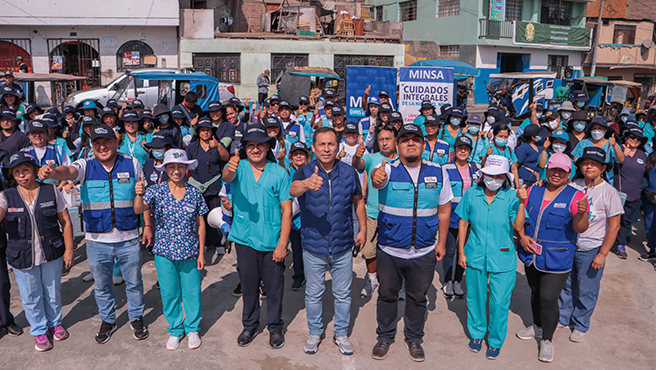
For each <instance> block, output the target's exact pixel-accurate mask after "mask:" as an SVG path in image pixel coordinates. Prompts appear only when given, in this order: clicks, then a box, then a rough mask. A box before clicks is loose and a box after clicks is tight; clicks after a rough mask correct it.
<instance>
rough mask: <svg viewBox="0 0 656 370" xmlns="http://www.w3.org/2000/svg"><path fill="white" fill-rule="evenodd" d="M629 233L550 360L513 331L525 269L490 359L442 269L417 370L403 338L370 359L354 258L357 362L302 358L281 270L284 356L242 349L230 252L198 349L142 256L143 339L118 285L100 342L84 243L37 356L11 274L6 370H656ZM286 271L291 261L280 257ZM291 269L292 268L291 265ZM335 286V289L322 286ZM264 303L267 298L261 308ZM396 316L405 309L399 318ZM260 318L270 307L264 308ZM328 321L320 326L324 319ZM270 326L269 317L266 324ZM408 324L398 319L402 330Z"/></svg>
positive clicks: (524, 311) (523, 304)
mask: <svg viewBox="0 0 656 370" xmlns="http://www.w3.org/2000/svg"><path fill="white" fill-rule="evenodd" d="M637 234H638V235H636V236H634V237H633V242H632V245H631V248H628V253H629V258H628V260H625V261H622V260H619V259H618V258H617V257H615V256H614V255H610V256H609V258H608V261H607V265H606V271H605V274H604V278H603V280H602V288H601V296H600V300H599V304H598V306H597V310H596V311H595V313H594V316H593V318H592V328H591V330H590V332H589V333H588V335H587V336H586V340H585V342H583V343H580V344H576V343H572V342H570V341H569V340H568V335H569V333H568V331H567V330H564V329H561V330H559V331H557V332H556V335H555V338H554V343H555V350H556V359H555V361H554V362H553V363H552V364H543V363H540V362H539V361H538V360H537V341H533V340H531V341H522V340H519V339H517V338H516V337H515V335H514V334H515V332H517V331H518V330H520V329H522V328H523V327H524V326H525V325H528V324H530V322H531V312H530V306H529V288H528V285H527V284H526V278H525V277H524V273H523V267H521V266H520V267H519V268H518V269H517V285H516V287H515V290H514V292H513V296H512V303H511V306H510V310H511V312H510V318H509V323H508V336H507V338H506V343H505V344H504V346H503V348H502V350H501V355H500V357H499V358H498V359H497V360H496V361H489V360H486V359H485V355H484V353H478V354H474V353H471V352H470V351H469V350H468V349H467V343H468V334H467V330H466V304H465V300H453V301H447V300H446V299H445V298H444V297H443V296H442V294H441V291H440V287H441V284H440V281H441V276H442V274H443V272H442V268H441V265H440V264H438V267H437V273H436V274H435V280H434V283H433V287H432V288H431V289H430V292H429V294H428V298H429V314H428V321H427V324H426V330H425V331H426V336H425V343H424V348H425V350H426V357H427V359H426V362H424V363H420V364H417V363H414V362H412V361H411V360H410V358H409V357H408V354H407V349H406V348H405V346H404V344H403V340H402V337H398V338H397V340H398V341H397V343H396V344H395V345H394V346H392V348H391V350H390V354H389V357H388V358H387V359H386V360H384V361H376V360H373V359H372V358H371V348H372V346H373V345H374V343H375V339H376V334H375V328H376V311H375V307H376V300H375V297H376V296H375V295H374V299H361V298H360V297H359V294H358V293H359V292H360V290H361V289H362V287H363V286H364V280H363V277H364V276H365V265H364V262H363V261H362V260H360V259H356V263H355V268H354V270H355V271H354V283H353V292H354V294H353V306H352V317H351V321H352V334H351V339H352V341H353V343H354V345H355V351H356V352H355V354H354V355H353V356H349V357H347V356H342V355H340V354H339V352H338V350H337V347H336V346H335V345H333V344H332V342H331V341H329V340H327V341H325V342H324V343H322V345H321V347H320V348H319V352H318V353H317V354H315V355H312V356H310V355H306V354H304V353H303V351H302V346H303V343H304V341H305V338H306V335H307V327H306V320H305V310H304V297H303V292H302V291H301V292H292V291H291V290H290V289H289V285H290V284H291V269H288V271H287V274H286V278H287V280H286V290H285V299H284V306H283V311H284V317H283V319H284V321H285V323H286V325H288V326H287V334H286V344H285V346H284V348H282V349H280V350H273V349H270V348H269V347H268V334H267V332H266V331H265V332H264V333H262V334H260V335H259V336H258V337H257V338H256V339H255V341H254V342H253V343H252V344H251V345H250V346H249V347H248V348H240V347H238V346H237V343H236V339H237V335H238V334H239V333H240V331H241V321H240V320H241V309H242V305H241V299H238V298H235V297H233V296H232V295H231V292H232V290H233V289H234V287H235V286H236V284H237V282H238V277H237V273H236V271H235V262H236V257H235V254H234V253H232V254H229V255H226V256H224V257H223V258H221V259H219V258H218V257H216V256H214V257H213V258H212V262H211V265H210V266H208V267H207V269H206V274H205V276H204V279H203V284H202V290H203V320H202V322H201V328H202V332H201V335H202V339H203V345H202V346H201V347H200V348H199V349H197V350H193V351H192V350H189V349H188V348H187V343H186V340H185V341H184V342H183V343H182V344H181V346H180V348H179V349H178V350H176V351H174V352H171V351H167V350H166V349H165V344H166V340H167V339H168V334H167V332H166V327H167V325H168V324H167V322H166V319H165V318H164V316H163V315H162V313H161V309H162V306H161V301H160V296H159V291H158V290H157V289H156V288H155V282H156V271H155V265H154V262H153V260H152V257H150V256H148V255H147V253H144V260H145V262H144V265H143V275H144V291H145V300H146V313H145V321H146V323H147V324H148V325H149V327H150V337H149V338H148V339H147V340H145V341H141V342H137V341H135V340H134V339H133V338H132V331H131V330H130V327H129V323H128V322H127V321H128V319H127V312H126V309H127V307H126V300H125V290H124V286H123V285H122V286H119V287H116V288H115V292H116V294H117V313H118V324H119V330H118V331H117V332H116V333H115V334H114V336H113V337H112V339H111V340H110V341H109V342H108V343H107V344H104V345H98V344H96V343H95V341H94V339H93V336H94V334H95V332H96V331H97V329H98V328H99V326H100V319H99V318H98V315H97V308H96V306H95V302H94V296H93V286H92V283H85V282H83V281H82V277H83V276H84V275H86V274H87V271H88V270H87V263H86V254H85V248H84V246H83V247H81V248H79V249H78V250H77V251H76V265H75V266H74V267H73V269H72V271H71V273H70V274H69V275H68V276H67V277H65V278H64V279H63V282H62V292H63V302H64V322H63V325H64V326H65V327H67V328H68V330H69V332H70V334H71V336H70V338H69V339H67V340H66V341H63V342H57V343H55V347H54V349H53V350H51V351H49V352H45V353H37V352H36V351H34V342H33V339H32V337H31V336H30V335H29V334H28V333H27V331H28V330H29V327H28V324H27V321H26V319H25V315H24V313H23V312H22V311H23V310H22V306H21V303H20V297H19V295H18V288H17V286H16V285H15V283H14V281H13V279H14V278H13V274H12V275H11V279H12V292H11V293H12V312H13V313H14V314H15V315H16V316H17V319H16V321H17V323H18V324H19V325H21V326H22V327H24V328H25V329H26V333H25V334H24V335H22V336H20V337H17V338H12V337H8V336H5V337H3V338H1V339H0V359H2V361H1V363H2V364H1V365H0V368H2V369H100V368H102V369H157V370H163V369H210V368H211V369H249V370H254V369H272V370H274V369H285V370H301V369H349V370H350V369H365V368H374V367H375V368H376V369H381V370H382V369H394V370H398V369H399V368H407V369H435V368H440V369H459V368H463V369H526V368H545V369H546V368H551V369H556V368H558V369H564V368H567V369H656V345H655V344H654V343H655V342H656V312H655V307H656V304H655V303H656V295H655V294H654V292H656V271H654V267H653V266H652V265H651V264H649V263H645V262H641V261H639V260H638V259H637V257H638V255H639V253H641V252H643V251H644V247H643V245H642V242H641V241H642V240H644V233H643V232H642V230H639V231H638V232H637ZM287 262H288V265H291V259H290V258H288V260H287ZM288 267H290V266H288ZM328 286H330V283H328ZM264 306H266V303H264ZM324 312H325V313H332V303H331V302H326V303H325V304H324ZM400 312H402V311H400ZM263 313H264V316H266V313H265V310H264V311H263ZM327 321H328V320H324V322H327ZM262 322H265V319H263V320H262ZM327 324H328V325H327V330H326V332H327V336H328V337H329V338H331V337H332V322H330V323H327ZM402 328H403V323H402V320H401V322H400V323H399V332H400V333H402Z"/></svg>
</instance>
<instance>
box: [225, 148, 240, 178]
mask: <svg viewBox="0 0 656 370" xmlns="http://www.w3.org/2000/svg"><path fill="white" fill-rule="evenodd" d="M237 168H239V150H237V149H235V155H233V156H232V157H230V161H229V162H228V171H230V172H232V173H235V172H237Z"/></svg>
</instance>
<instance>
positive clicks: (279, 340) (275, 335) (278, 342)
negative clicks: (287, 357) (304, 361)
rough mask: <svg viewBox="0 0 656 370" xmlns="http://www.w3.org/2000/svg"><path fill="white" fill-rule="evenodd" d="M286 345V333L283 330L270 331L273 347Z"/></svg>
mask: <svg viewBox="0 0 656 370" xmlns="http://www.w3.org/2000/svg"><path fill="white" fill-rule="evenodd" d="M284 345H285V335H284V334H283V333H282V331H274V332H271V333H269V346H270V347H271V348H273V349H280V348H282V347H283V346H284Z"/></svg>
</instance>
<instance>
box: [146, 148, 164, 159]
mask: <svg viewBox="0 0 656 370" xmlns="http://www.w3.org/2000/svg"><path fill="white" fill-rule="evenodd" d="M150 152H151V153H153V157H155V159H163V158H164V153H166V150H164V149H153V150H151V151H150Z"/></svg>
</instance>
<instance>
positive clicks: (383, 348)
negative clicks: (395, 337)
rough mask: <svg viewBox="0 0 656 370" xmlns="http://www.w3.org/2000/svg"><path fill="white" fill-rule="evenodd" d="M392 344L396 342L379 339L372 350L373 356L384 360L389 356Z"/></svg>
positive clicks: (375, 358)
mask: <svg viewBox="0 0 656 370" xmlns="http://www.w3.org/2000/svg"><path fill="white" fill-rule="evenodd" d="M392 344H394V342H383V341H380V340H379V341H378V342H376V345H374V349H373V350H372V351H371V357H373V359H374V360H384V359H385V358H387V352H389V349H390V347H391V346H392Z"/></svg>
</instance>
